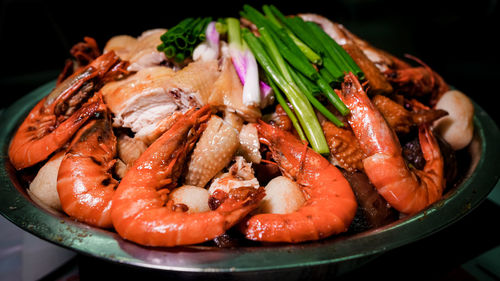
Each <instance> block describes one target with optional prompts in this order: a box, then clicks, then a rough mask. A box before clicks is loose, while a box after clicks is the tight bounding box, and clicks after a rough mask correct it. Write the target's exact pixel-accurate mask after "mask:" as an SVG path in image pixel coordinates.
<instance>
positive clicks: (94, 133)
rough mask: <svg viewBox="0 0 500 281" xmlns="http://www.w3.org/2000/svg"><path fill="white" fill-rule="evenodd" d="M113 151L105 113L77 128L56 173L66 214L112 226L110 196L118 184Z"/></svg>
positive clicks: (111, 130)
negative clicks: (113, 173) (115, 175)
mask: <svg viewBox="0 0 500 281" xmlns="http://www.w3.org/2000/svg"><path fill="white" fill-rule="evenodd" d="M116 154H117V153H116V137H115V135H114V133H113V129H112V127H111V120H110V116H109V114H104V115H103V117H102V118H100V119H98V120H91V121H90V122H89V123H87V124H86V125H85V126H84V127H82V128H81V129H80V130H79V132H78V133H77V135H76V137H75V140H74V141H73V143H72V144H71V147H70V148H69V150H68V152H67V153H66V155H65V156H64V158H63V160H62V162H61V166H60V167H59V174H58V176H57V191H58V193H59V199H60V200H61V206H62V208H63V210H64V212H66V214H68V215H69V216H71V217H73V218H75V219H77V220H79V221H82V222H86V223H88V224H90V225H95V226H99V227H104V228H110V227H112V223H111V202H112V201H111V199H112V198H113V194H114V192H115V188H116V186H117V185H118V182H117V181H116V180H115V179H114V178H113V176H112V169H113V166H114V164H115V161H116V160H115V158H116Z"/></svg>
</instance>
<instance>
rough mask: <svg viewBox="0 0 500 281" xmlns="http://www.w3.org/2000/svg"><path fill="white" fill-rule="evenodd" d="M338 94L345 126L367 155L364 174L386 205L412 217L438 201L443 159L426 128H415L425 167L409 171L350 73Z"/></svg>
mask: <svg viewBox="0 0 500 281" xmlns="http://www.w3.org/2000/svg"><path fill="white" fill-rule="evenodd" d="M342 93H343V95H341V96H342V99H343V101H344V103H345V104H346V105H347V107H348V108H349V110H350V111H351V114H350V115H349V116H348V122H349V124H350V125H351V127H352V129H353V132H354V134H355V135H356V138H357V139H358V140H359V142H360V144H361V148H362V149H363V151H364V152H365V154H366V155H367V157H366V158H365V159H364V160H363V166H364V168H365V172H366V174H367V176H368V177H369V178H370V181H371V182H372V183H373V185H374V186H375V187H376V188H377V190H378V192H379V193H380V194H381V195H382V196H383V197H384V198H385V199H386V200H387V202H388V203H389V204H391V205H392V206H393V207H394V208H395V209H397V210H398V211H400V212H402V213H406V214H413V213H416V212H418V211H421V210H422V209H424V208H426V207H427V206H429V205H430V204H432V203H433V202H435V201H437V200H438V199H439V198H441V195H442V192H443V187H444V179H443V157H442V155H441V152H440V150H439V145H438V143H437V141H436V139H435V138H434V136H433V134H432V132H431V130H430V129H429V127H428V126H427V125H420V127H419V141H420V145H421V147H422V152H423V155H424V158H425V160H426V164H425V167H424V169H423V170H422V171H420V170H416V169H410V168H408V166H407V165H406V164H405V161H404V159H403V156H402V154H401V145H400V144H399V141H398V139H397V137H396V135H395V133H394V132H393V131H392V130H391V128H390V127H389V125H388V124H387V122H386V121H385V119H384V118H383V117H382V115H381V114H380V112H379V111H378V110H377V109H376V107H375V106H374V105H373V104H372V103H371V101H370V100H369V98H368V96H367V95H366V93H365V92H364V90H363V88H362V87H361V85H360V83H359V81H358V80H357V78H356V77H355V76H354V75H353V74H352V73H349V74H348V75H346V76H345V81H344V83H343V84H342Z"/></svg>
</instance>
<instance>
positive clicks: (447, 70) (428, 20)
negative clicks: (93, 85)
mask: <svg viewBox="0 0 500 281" xmlns="http://www.w3.org/2000/svg"><path fill="white" fill-rule="evenodd" d="M274 2H275V4H276V5H277V6H278V7H279V8H280V9H281V10H282V11H283V12H284V13H287V14H293V13H298V12H313V13H319V14H322V15H325V16H327V17H329V18H330V19H333V20H334V21H337V22H341V23H343V24H344V25H345V26H346V27H347V28H348V29H350V30H351V31H353V32H354V33H356V34H358V35H359V36H361V37H362V38H365V39H367V40H368V41H369V42H371V43H372V44H373V45H375V46H377V47H379V48H382V49H385V50H387V51H389V52H391V53H393V54H395V55H397V56H400V57H401V56H403V55H404V54H406V53H408V54H412V55H414V56H416V57H418V58H420V59H421V60H423V61H424V62H425V63H427V64H428V65H429V66H430V67H431V68H433V69H434V70H436V71H437V72H438V73H440V74H441V75H442V76H443V77H444V79H445V80H446V81H447V82H448V83H449V84H451V85H453V86H455V87H456V88H458V89H460V90H462V91H463V92H465V93H466V94H468V95H470V96H471V97H472V98H473V99H474V100H475V101H476V102H477V103H478V104H480V105H481V106H482V107H483V108H485V109H486V110H487V112H488V113H489V114H490V115H493V114H495V117H498V114H497V113H496V112H498V110H495V103H494V102H492V99H495V98H496V94H497V93H496V91H497V86H496V83H495V82H496V81H497V80H496V79H498V77H499V76H500V71H499V70H498V65H499V62H500V60H499V58H500V56H499V54H498V48H497V44H496V40H497V39H496V37H497V35H498V29H497V28H498V27H499V26H500V24H499V21H500V16H499V7H498V1H497V0H475V1H455V0H444V1H440V0H420V1H399V0H390V1H380V0H352V1H349V0H340V1H328V2H326V1H318V0H308V1H294V2H293V3H292V1H287V3H286V5H284V4H279V3H278V1H274ZM1 3H2V4H1V7H0V9H1V10H0V42H1V43H0V89H1V90H0V93H1V95H2V106H6V105H8V104H10V103H11V102H13V101H14V100H16V99H18V98H19V97H20V96H22V95H24V94H26V93H28V92H30V91H31V90H33V89H34V88H36V87H37V86H39V85H41V84H43V83H45V82H47V81H51V80H53V79H55V78H56V76H57V74H58V73H59V72H60V71H61V69H62V67H63V66H64V60H65V59H66V58H67V57H68V56H69V49H70V48H71V46H73V45H74V44H75V43H77V42H79V41H81V40H82V39H83V37H84V36H91V37H94V38H95V39H96V40H97V42H98V43H99V46H100V47H101V48H102V47H103V46H104V44H105V43H106V41H107V40H108V39H109V38H110V37H111V36H113V35H117V34H129V35H133V36H138V35H140V33H141V32H142V31H144V30H146V29H150V28H156V27H165V28H169V27H171V26H172V25H174V24H176V23H177V22H178V21H179V20H181V19H182V18H184V17H186V16H188V15H189V16H207V15H210V16H212V17H226V16H237V15H238V12H239V11H240V9H241V7H242V5H243V4H245V3H252V5H253V6H255V7H260V6H261V5H262V4H266V3H273V1H260V0H259V1H246V2H245V1H225V2H224V1H222V2H221V1H200V2H196V1H194V2H193V1H185V0H184V1H150V0H142V1H136V2H127V1H97V0H87V1H84V2H83V1H42V0H4V1H2V2H1ZM497 120H498V119H497Z"/></svg>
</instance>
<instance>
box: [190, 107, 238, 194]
mask: <svg viewBox="0 0 500 281" xmlns="http://www.w3.org/2000/svg"><path fill="white" fill-rule="evenodd" d="M239 145H240V141H239V138H238V131H237V130H235V129H234V128H233V127H232V126H231V125H229V124H227V123H225V122H224V121H223V120H222V119H221V118H220V117H218V116H212V117H211V118H210V120H209V121H208V124H207V128H206V130H205V131H204V132H203V134H202V135H201V138H200V140H199V141H198V143H197V144H196V147H195V149H194V151H193V154H192V156H191V160H190V161H189V165H188V172H187V175H186V181H185V183H186V184H188V185H195V186H199V187H204V186H205V185H206V184H207V183H208V182H209V181H210V180H211V179H212V178H213V177H214V176H215V175H216V174H217V173H218V172H220V171H221V170H222V169H223V168H224V167H226V166H227V165H228V164H229V162H230V161H231V159H232V157H233V155H234V153H235V152H236V150H237V149H238V147H239Z"/></svg>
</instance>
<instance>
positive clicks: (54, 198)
mask: <svg viewBox="0 0 500 281" xmlns="http://www.w3.org/2000/svg"><path fill="white" fill-rule="evenodd" d="M63 158H64V153H58V154H56V155H54V156H53V157H52V158H51V159H50V160H49V161H47V163H45V165H43V167H42V168H40V170H39V171H38V173H37V174H36V176H35V178H34V179H33V181H32V182H31V183H30V186H29V188H28V194H29V195H30V197H31V198H32V199H33V201H35V202H37V203H38V204H40V205H41V206H42V207H48V208H49V209H52V210H57V211H61V210H62V208H61V201H60V200H59V194H58V193H57V175H58V173H59V166H60V165H61V161H62V160H63Z"/></svg>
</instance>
